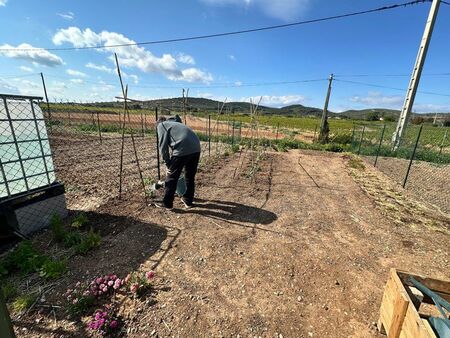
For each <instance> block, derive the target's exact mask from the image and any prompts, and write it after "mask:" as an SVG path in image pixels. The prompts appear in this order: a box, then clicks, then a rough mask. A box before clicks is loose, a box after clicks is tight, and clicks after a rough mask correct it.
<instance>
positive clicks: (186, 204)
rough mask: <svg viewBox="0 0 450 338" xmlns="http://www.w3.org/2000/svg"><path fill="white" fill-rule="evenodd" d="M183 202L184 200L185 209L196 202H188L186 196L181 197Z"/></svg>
mask: <svg viewBox="0 0 450 338" xmlns="http://www.w3.org/2000/svg"><path fill="white" fill-rule="evenodd" d="M181 202H183V204H184V208H185V209H190V208H192V207H193V206H194V204H192V203H188V202H187V200H186V199H185V198H184V197H181Z"/></svg>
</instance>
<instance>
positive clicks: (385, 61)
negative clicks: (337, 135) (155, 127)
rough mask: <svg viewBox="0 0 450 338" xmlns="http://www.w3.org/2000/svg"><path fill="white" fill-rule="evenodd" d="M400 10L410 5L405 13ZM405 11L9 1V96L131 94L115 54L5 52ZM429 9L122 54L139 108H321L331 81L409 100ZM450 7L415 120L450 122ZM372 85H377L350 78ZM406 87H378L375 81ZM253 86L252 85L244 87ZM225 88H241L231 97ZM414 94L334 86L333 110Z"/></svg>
mask: <svg viewBox="0 0 450 338" xmlns="http://www.w3.org/2000/svg"><path fill="white" fill-rule="evenodd" d="M398 2H401V1H398ZM394 3H396V1H395V0H389V1H388V0H376V1H375V0H372V1H369V0H358V1H354V0H340V1H329V0H328V1H327V0H279V1H271V0H189V1H173V0H166V1H162V0H161V1H160V0H154V1H125V0H121V1H111V0H110V1H103V0H101V1H100V0H96V1H89V2H88V1H64V0H60V1H51V0H40V1H31V0H20V1H19V0H0V32H1V33H0V34H1V35H0V92H20V93H22V94H33V95H42V94H43V91H42V86H41V83H40V77H39V75H38V73H39V72H43V73H44V75H45V77H46V81H47V84H48V91H49V96H50V98H51V99H52V100H53V98H57V99H58V100H59V99H64V100H83V101H101V100H112V99H113V98H114V96H115V95H118V94H119V92H120V90H119V86H118V84H119V83H118V78H117V75H116V73H115V71H114V68H115V66H114V63H113V59H112V50H110V49H109V50H79V51H50V52H47V51H39V52H33V53H28V52H19V51H2V48H14V47H18V46H21V47H28V48H29V47H31V46H32V47H44V48H55V47H73V46H75V47H80V46H92V45H105V44H114V43H124V42H132V41H149V40H158V39H167V38H174V37H183V36H190V35H202V34H209V33H217V32H224V31H233V30H240V29H247V28H254V27H260V26H266V25H277V24H283V23H287V22H292V21H297V20H306V19H312V18H318V17H323V16H329V15H336V14H343V13H347V12H354V11H359V10H364V9H371V8H375V7H380V6H384V5H390V4H394ZM429 8H430V4H429V3H426V4H419V5H414V6H409V7H406V8H399V9H394V10H391V11H386V12H380V13H376V14H368V15H363V16H358V17H352V18H347V19H340V20H334V21H328V22H323V23H317V24H311V25H305V26H297V27H292V28H286V29H279V30H273V31H265V32H259V33H251V34H245V35H237V36H229V37H220V38H215V39H209V40H197V41H186V42H181V43H172V44H160V45H150V46H143V47H136V46H134V47H123V48H118V49H116V51H117V52H118V55H119V59H120V62H121V65H122V70H123V71H124V73H125V81H126V82H127V83H128V84H129V96H130V97H133V98H160V97H174V96H180V95H181V88H183V87H184V88H190V92H189V93H190V96H199V97H200V96H201V97H208V98H218V99H225V98H226V97H227V98H228V101H230V100H249V98H251V97H259V96H261V95H263V96H264V98H263V101H262V104H265V105H271V106H283V105H288V104H295V103H300V104H303V105H309V106H316V107H322V106H323V101H324V96H325V93H326V88H327V82H326V80H323V81H317V82H308V83H295V84H284V85H266V86H245V84H254V83H266V82H280V81H297V80H309V79H326V78H327V77H328V76H329V74H330V73H331V72H333V73H335V74H336V75H337V80H345V81H356V82H364V83H369V84H377V85H382V86H387V87H394V88H399V89H406V87H407V85H408V80H409V76H408V74H409V73H410V72H411V69H412V67H413V64H414V61H415V58H416V54H417V49H418V46H419V43H420V40H421V37H422V34H423V29H424V25H425V21H426V18H427V15H428V11H429ZM449 36H450V6H447V5H444V4H443V5H441V8H440V12H439V16H438V20H437V23H436V27H435V31H434V34H433V38H432V42H431V46H430V50H429V53H428V57H427V61H426V65H425V68H424V74H425V75H424V76H423V77H422V81H421V84H420V87H419V91H423V92H435V93H441V94H446V95H447V96H445V95H442V96H440V95H429V94H425V93H419V94H418V95H417V98H416V103H415V107H414V110H415V111H417V112H434V111H450V76H449V75H447V76H444V75H431V74H436V73H450V62H449V61H450V43H449V38H448V37H449ZM359 74H369V75H374V76H370V77H351V76H350V75H359ZM383 74H388V75H397V74H398V75H406V76H388V77H387V76H376V75H383ZM242 84H244V85H242ZM224 85H227V86H231V87H228V88H223V86H224ZM403 96H404V90H403V91H402V90H393V89H387V88H379V87H371V86H367V85H363V84H355V83H348V82H342V81H335V83H334V86H333V92H332V97H331V101H330V110H332V111H342V110H346V109H363V108H368V107H385V108H400V107H401V105H402V103H403Z"/></svg>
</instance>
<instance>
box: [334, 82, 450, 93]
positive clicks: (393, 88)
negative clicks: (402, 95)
mask: <svg viewBox="0 0 450 338" xmlns="http://www.w3.org/2000/svg"><path fill="white" fill-rule="evenodd" d="M335 80H336V81H339V82H345V83H351V84H358V85H364V86H370V87H378V88H385V89H392V90H400V91H402V92H404V91H405V89H404V88H396V87H389V86H383V85H379V84H373V83H365V82H358V81H349V80H340V79H335ZM417 92H418V93H421V94H427V95H435V96H445V97H450V94H443V93H434V92H425V91H417Z"/></svg>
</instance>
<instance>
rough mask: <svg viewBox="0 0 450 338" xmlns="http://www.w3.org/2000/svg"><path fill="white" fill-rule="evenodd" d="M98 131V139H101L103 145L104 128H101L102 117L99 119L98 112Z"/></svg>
mask: <svg viewBox="0 0 450 338" xmlns="http://www.w3.org/2000/svg"><path fill="white" fill-rule="evenodd" d="M97 129H98V137H99V138H100V144H102V143H103V140H102V128H101V126H100V117H99V114H98V111H97Z"/></svg>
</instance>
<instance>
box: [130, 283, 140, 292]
mask: <svg viewBox="0 0 450 338" xmlns="http://www.w3.org/2000/svg"><path fill="white" fill-rule="evenodd" d="M138 289H139V284H137V283H134V284H132V285H131V286H130V291H131V292H133V293H135V292H136V291H137V290H138Z"/></svg>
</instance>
